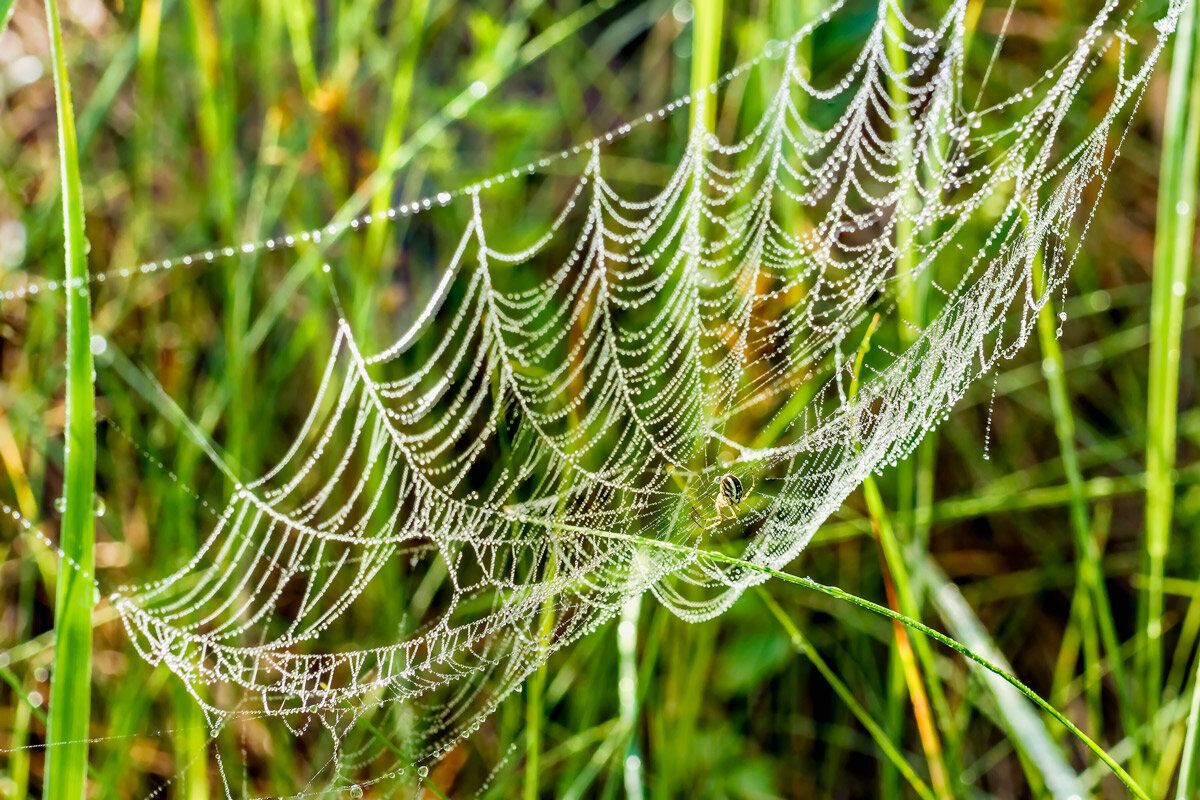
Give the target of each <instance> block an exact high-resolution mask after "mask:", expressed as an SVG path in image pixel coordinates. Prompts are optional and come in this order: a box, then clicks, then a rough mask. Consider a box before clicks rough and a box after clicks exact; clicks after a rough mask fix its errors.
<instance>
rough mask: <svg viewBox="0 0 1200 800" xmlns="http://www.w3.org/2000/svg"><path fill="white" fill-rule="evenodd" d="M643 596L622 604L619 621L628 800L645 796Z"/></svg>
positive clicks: (620, 705)
mask: <svg viewBox="0 0 1200 800" xmlns="http://www.w3.org/2000/svg"><path fill="white" fill-rule="evenodd" d="M641 607H642V596H641V595H640V594H639V595H634V596H633V597H631V598H629V599H628V600H626V601H625V604H624V605H623V606H622V607H621V621H620V622H619V623H618V624H617V658H618V662H617V699H618V701H619V702H618V708H619V715H620V716H619V719H620V721H621V728H622V730H623V731H625V735H626V736H627V738H628V744H627V745H626V748H625V757H624V759H623V763H622V774H623V777H624V782H625V796H626V797H627V798H629V800H642V798H643V797H644V796H645V791H644V790H643V788H642V757H641V752H640V749H639V746H638V735H637V733H638V680H637V673H638V669H637V640H638V618H639V617H640V615H641Z"/></svg>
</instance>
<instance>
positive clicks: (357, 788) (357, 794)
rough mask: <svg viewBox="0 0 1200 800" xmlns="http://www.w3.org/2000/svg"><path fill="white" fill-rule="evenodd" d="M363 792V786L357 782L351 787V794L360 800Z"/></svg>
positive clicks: (356, 799)
mask: <svg viewBox="0 0 1200 800" xmlns="http://www.w3.org/2000/svg"><path fill="white" fill-rule="evenodd" d="M362 794H363V792H362V787H361V786H359V785H358V784H357V783H356V784H354V785H353V786H351V787H350V796H351V797H353V798H355V800H358V798H359V797H362Z"/></svg>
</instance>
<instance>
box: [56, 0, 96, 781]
mask: <svg viewBox="0 0 1200 800" xmlns="http://www.w3.org/2000/svg"><path fill="white" fill-rule="evenodd" d="M46 18H47V25H48V28H49V32H50V51H51V61H52V70H53V73H54V90H55V92H54V94H55V99H56V110H57V113H58V153H59V163H60V168H61V178H62V198H63V232H64V255H65V259H66V280H67V290H66V301H67V423H66V449H65V453H64V460H65V461H66V465H65V473H66V474H65V477H64V483H65V485H64V487H63V491H64V493H63V496H64V497H65V498H66V506H65V508H64V510H63V516H62V534H61V541H60V547H61V548H62V551H63V554H64V556H65V557H64V559H63V560H62V561H61V562H60V568H59V573H58V582H57V586H56V589H55V592H56V594H55V603H54V626H55V634H54V672H53V677H52V681H51V684H50V719H49V722H48V724H47V731H46V780H45V785H44V787H43V796H44V797H54V798H61V799H62V800H79V798H82V797H83V796H84V793H85V785H86V781H87V767H88V746H87V738H88V721H89V720H88V717H89V709H90V702H91V673H92V599H93V594H94V591H95V588H94V586H93V584H92V581H91V577H90V576H91V574H92V572H93V570H94V567H93V563H94V562H93V552H92V551H93V543H94V540H95V530H94V521H93V517H92V496H93V491H94V488H95V486H94V484H95V466H96V439H95V436H96V434H95V395H94V387H93V383H92V380H93V378H92V351H91V348H90V342H91V331H90V322H89V319H90V309H89V287H88V282H87V260H86V255H85V247H84V233H83V188H82V185H81V183H80V179H79V151H78V145H77V142H76V137H75V116H74V111H73V109H72V105H71V86H70V81H69V79H68V76H67V61H66V56H65V54H64V53H63V43H62V26H61V24H60V21H59V15H58V4H57V2H56V0H46ZM70 564H74V565H75V567H74V568H72V567H70V566H68V565H70Z"/></svg>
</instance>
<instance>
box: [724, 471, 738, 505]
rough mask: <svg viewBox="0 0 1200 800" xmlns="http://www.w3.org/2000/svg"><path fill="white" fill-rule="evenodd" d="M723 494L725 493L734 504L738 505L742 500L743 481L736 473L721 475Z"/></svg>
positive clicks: (726, 497) (727, 498)
mask: <svg viewBox="0 0 1200 800" xmlns="http://www.w3.org/2000/svg"><path fill="white" fill-rule="evenodd" d="M721 494H723V495H725V499H726V500H728V501H729V502H730V503H731V504H732V505H735V506H736V505H737V504H738V503H740V502H742V482H741V481H740V480H739V479H738V477H737V476H736V475H722V476H721Z"/></svg>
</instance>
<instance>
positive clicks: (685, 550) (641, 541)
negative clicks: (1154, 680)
mask: <svg viewBox="0 0 1200 800" xmlns="http://www.w3.org/2000/svg"><path fill="white" fill-rule="evenodd" d="M513 519H514V520H515V521H518V522H524V523H529V524H531V525H554V526H555V527H556V528H558V529H560V530H563V531H570V532H574V533H582V534H585V535H588V536H595V537H598V538H601V539H611V540H614V541H622V542H628V543H630V544H636V545H638V546H641V547H652V548H656V549H659V550H667V551H669V552H672V553H676V554H678V555H682V556H685V557H688V558H707V559H712V560H713V561H717V562H720V563H723V564H730V565H732V566H736V567H739V568H741V569H748V570H752V571H754V572H758V573H760V574H762V575H769V576H771V577H773V578H778V579H779V580H781V581H784V582H786V583H794V584H796V585H797V586H804V587H806V588H808V589H812V590H813V591H817V592H820V593H821V594H825V595H828V596H829V597H832V598H834V599H835V600H841V601H843V602H847V603H851V604H853V605H856V606H858V607H859V608H862V609H865V610H867V611H870V612H872V613H874V614H879V615H880V616H883V617H887V618H888V619H891V620H896V621H899V622H901V623H903V624H904V625H906V626H908V627H909V628H910V629H912V630H915V631H917V632H918V633H921V634H923V635H924V636H927V637H929V638H931V639H934V640H935V641H937V642H939V643H940V644H942V645H945V646H946V647H948V648H950V649H951V650H953V651H954V652H956V653H958V654H959V655H961V656H964V657H965V658H968V659H970V660H971V661H973V662H975V663H976V664H978V665H979V666H981V667H983V668H984V669H985V670H987V671H988V672H991V673H992V674H994V675H996V676H998V677H999V678H1001V679H1002V680H1004V681H1005V682H1006V683H1008V684H1010V685H1011V686H1012V687H1013V688H1015V689H1016V690H1017V691H1018V692H1019V693H1020V694H1021V695H1023V696H1024V697H1025V698H1026V699H1028V700H1029V701H1030V702H1032V703H1033V704H1034V705H1036V706H1037V707H1038V708H1040V709H1042V711H1044V712H1046V713H1047V714H1049V715H1050V716H1051V717H1053V718H1054V719H1055V720H1057V721H1058V723H1059V724H1061V725H1062V726H1063V727H1064V728H1066V729H1067V730H1068V731H1070V732H1071V734H1072V735H1074V736H1075V738H1077V739H1078V740H1079V741H1080V742H1081V743H1082V744H1083V745H1084V746H1085V747H1086V748H1087V749H1088V750H1090V751H1091V752H1092V753H1093V754H1094V755H1095V756H1096V757H1097V758H1099V759H1100V760H1101V761H1102V762H1103V763H1104V764H1105V765H1106V766H1107V767H1108V768H1109V769H1110V770H1112V772H1113V774H1114V775H1116V776H1117V777H1118V778H1119V779H1120V780H1121V782H1122V783H1124V784H1125V786H1126V787H1127V788H1128V789H1129V790H1130V791H1131V792H1132V793H1133V794H1134V796H1135V797H1138V798H1141V800H1150V797H1149V795H1148V794H1146V792H1145V790H1144V789H1142V787H1141V786H1140V785H1138V783H1137V781H1135V780H1134V779H1133V777H1132V776H1130V775H1129V773H1128V772H1126V771H1125V769H1124V768H1123V767H1122V766H1121V765H1120V764H1119V763H1117V761H1116V760H1115V759H1114V758H1113V757H1112V756H1110V755H1109V754H1108V752H1107V751H1105V749H1104V748H1103V747H1101V746H1100V745H1098V744H1096V742H1095V741H1093V740H1092V738H1091V737H1089V736H1088V735H1087V734H1086V733H1084V732H1083V731H1081V730H1080V729H1079V727H1078V726H1076V725H1075V723H1073V722H1071V720H1069V719H1067V717H1066V716H1065V715H1063V713H1062V712H1061V711H1059V710H1058V709H1057V708H1055V707H1054V706H1052V705H1051V704H1050V703H1048V702H1046V701H1045V700H1043V699H1042V697H1041V695H1039V694H1038V693H1037V692H1035V691H1034V690H1033V689H1030V688H1029V687H1028V686H1026V685H1025V684H1024V683H1023V682H1022V681H1021V680H1020V679H1019V678H1017V677H1016V676H1015V675H1013V674H1012V673H1010V672H1009V671H1008V670H1006V669H1004V668H1003V667H1000V666H998V665H997V664H995V663H993V662H992V661H991V660H989V659H988V658H985V657H984V656H981V655H979V654H978V653H977V652H975V651H974V650H972V649H971V648H970V647H968V646H966V645H964V644H962V643H961V642H958V641H956V640H955V639H952V638H950V637H949V636H947V635H946V634H944V633H942V632H940V631H937V630H934V629H933V628H931V627H929V626H928V625H926V624H925V623H923V622H919V621H917V620H915V619H912V618H911V617H907V616H905V615H904V614H901V613H899V612H897V611H892V610H891V609H890V608H886V607H884V606H881V605H879V604H878V603H874V602H872V601H870V600H867V599H866V598H863V597H859V596H858V595H854V594H851V593H850V592H847V591H845V590H843V589H839V588H838V587H836V586H827V585H825V584H823V583H820V582H818V581H815V580H813V579H812V578H808V577H803V576H799V575H792V574H791V573H787V572H782V571H780V570H777V569H772V568H771V567H768V566H764V565H762V564H755V563H753V562H750V561H743V560H742V559H740V558H736V557H734V556H730V555H726V554H725V553H721V552H718V551H715V550H706V549H700V548H695V547H690V546H688V545H684V544H677V543H675V542H669V541H663V540H661V539H647V538H645V537H643V536H637V535H635V534H627V533H618V532H616V531H605V530H598V529H596V528H585V527H582V526H579V525H571V524H569V523H565V522H561V521H557V520H556V521H554V522H547V520H545V519H544V518H540V517H527V516H523V515H520V516H514V517H513Z"/></svg>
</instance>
